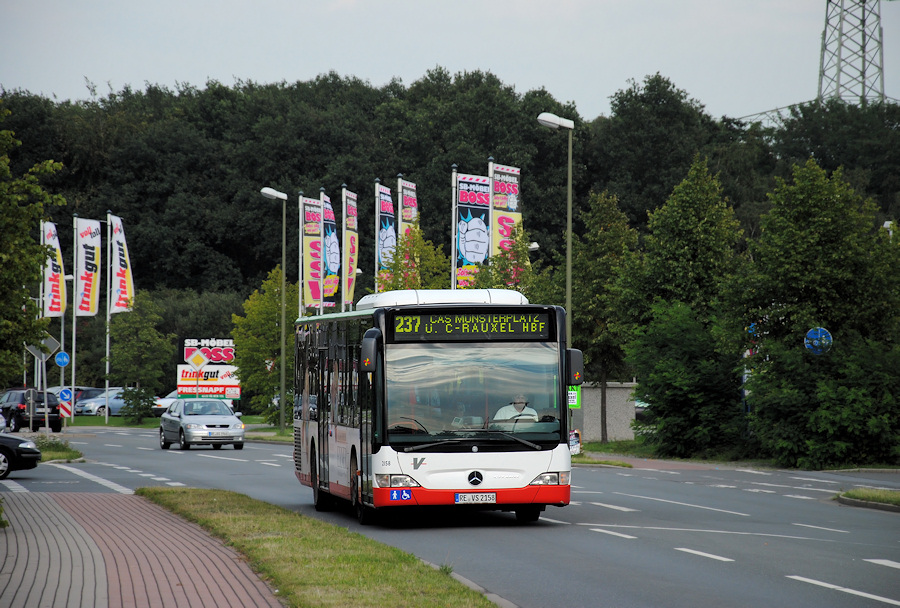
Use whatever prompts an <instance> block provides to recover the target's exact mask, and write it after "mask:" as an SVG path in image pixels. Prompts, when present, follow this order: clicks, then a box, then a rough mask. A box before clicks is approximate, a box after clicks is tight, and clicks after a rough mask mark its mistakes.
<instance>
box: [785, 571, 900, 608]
mask: <svg viewBox="0 0 900 608" xmlns="http://www.w3.org/2000/svg"><path fill="white" fill-rule="evenodd" d="M787 578H789V579H793V580H795V581H800V582H801V583H809V584H810V585H818V586H819V587H825V588H826V589H833V590H834V591H840V592H842V593H849V594H850V595H855V596H858V597H864V598H866V599H870V600H875V601H878V602H884V603H885V604H890V605H891V606H900V601H898V600H892V599H891V598H888V597H881V596H880V595H872V594H871V593H866V592H865V591H857V590H856V589H849V588H848V587H841V586H839V585H832V584H831V583H826V582H824V581H817V580H815V579H812V578H806V577H805V576H794V575H791V576H788V577H787Z"/></svg>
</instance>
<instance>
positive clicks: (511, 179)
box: [488, 163, 522, 255]
mask: <svg viewBox="0 0 900 608" xmlns="http://www.w3.org/2000/svg"><path fill="white" fill-rule="evenodd" d="M520 172H521V170H520V169H519V168H518V167H506V166H504V165H495V164H494V163H490V165H489V166H488V173H489V175H490V177H491V190H492V193H491V204H492V206H493V213H494V218H493V220H494V221H493V224H492V232H493V234H492V239H491V241H492V243H493V247H492V249H491V255H497V254H499V253H500V252H501V251H505V250H508V249H509V248H510V247H511V246H512V240H511V239H512V235H513V231H514V230H515V227H516V226H517V225H519V224H521V223H522V204H521V202H522V199H521V195H520V194H519V174H520Z"/></svg>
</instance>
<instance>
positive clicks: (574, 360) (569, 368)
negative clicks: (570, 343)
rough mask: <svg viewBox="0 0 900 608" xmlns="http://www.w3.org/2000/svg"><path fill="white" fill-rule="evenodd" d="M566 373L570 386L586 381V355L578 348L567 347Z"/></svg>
mask: <svg viewBox="0 0 900 608" xmlns="http://www.w3.org/2000/svg"><path fill="white" fill-rule="evenodd" d="M566 374H567V375H568V377H569V382H568V385H569V386H579V385H580V384H581V383H582V382H584V355H582V354H581V351H580V350H578V349H577V348H568V349H566Z"/></svg>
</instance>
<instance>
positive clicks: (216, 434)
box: [209, 431, 228, 437]
mask: <svg viewBox="0 0 900 608" xmlns="http://www.w3.org/2000/svg"><path fill="white" fill-rule="evenodd" d="M225 435H228V431H210V432H209V436H210V437H224V436H225Z"/></svg>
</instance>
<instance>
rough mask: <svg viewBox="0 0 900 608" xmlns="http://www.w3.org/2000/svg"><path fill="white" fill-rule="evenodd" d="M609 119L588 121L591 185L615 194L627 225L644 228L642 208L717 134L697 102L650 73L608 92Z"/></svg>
mask: <svg viewBox="0 0 900 608" xmlns="http://www.w3.org/2000/svg"><path fill="white" fill-rule="evenodd" d="M610 107H611V110H612V114H611V116H610V118H609V119H606V120H602V121H596V122H595V124H594V125H593V130H594V131H595V140H594V142H593V146H596V148H597V150H596V152H594V153H593V157H595V158H596V160H594V161H593V162H596V163H597V167H596V170H595V171H592V174H593V175H596V176H598V178H599V179H598V181H596V182H595V183H594V184H593V188H594V189H595V190H596V191H598V192H599V191H602V190H609V192H610V193H612V194H614V195H616V196H617V197H618V199H619V205H620V207H621V208H622V210H623V211H624V212H625V213H626V214H627V215H628V218H629V220H630V221H631V224H632V226H634V227H638V228H644V227H645V225H646V222H647V217H648V216H647V214H648V213H649V212H651V211H653V210H654V209H656V208H658V207H660V206H661V205H662V204H663V203H664V202H665V200H666V197H667V196H668V195H669V193H671V192H672V188H674V187H675V185H676V184H678V182H679V181H681V180H682V179H683V176H684V175H685V173H686V172H687V170H688V168H689V167H690V165H691V160H692V159H693V158H694V156H695V155H696V154H698V153H699V152H702V151H703V149H704V147H705V146H707V145H708V144H709V143H710V142H711V141H713V139H714V138H715V136H716V135H717V130H718V127H717V126H716V124H715V123H714V122H713V120H712V118H711V117H710V116H709V115H708V114H706V113H705V112H704V111H703V106H702V105H701V104H700V103H699V102H697V101H696V100H693V99H690V98H689V97H688V94H687V93H686V92H685V91H682V90H680V89H677V88H676V87H675V86H674V85H673V84H672V82H671V81H670V80H668V79H667V78H665V77H663V76H661V75H660V74H654V75H651V76H647V77H646V78H645V79H644V81H643V83H642V84H638V83H636V82H633V81H632V82H631V86H630V87H629V88H628V89H625V90H623V91H618V92H616V93H615V94H614V95H613V96H612V101H611V104H610Z"/></svg>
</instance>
